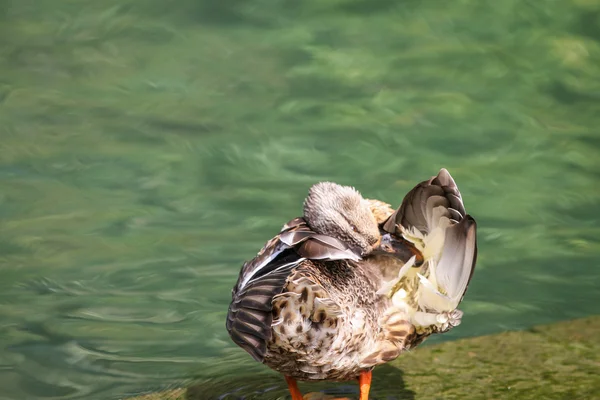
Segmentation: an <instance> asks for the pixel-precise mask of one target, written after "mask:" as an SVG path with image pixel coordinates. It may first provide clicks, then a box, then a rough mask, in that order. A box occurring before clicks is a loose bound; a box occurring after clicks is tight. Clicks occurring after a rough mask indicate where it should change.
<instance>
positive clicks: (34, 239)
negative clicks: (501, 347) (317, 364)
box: [0, 0, 600, 400]
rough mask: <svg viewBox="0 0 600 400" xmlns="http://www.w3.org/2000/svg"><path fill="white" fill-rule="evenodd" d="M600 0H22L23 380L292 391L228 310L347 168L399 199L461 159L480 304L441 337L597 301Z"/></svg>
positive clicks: (5, 103)
mask: <svg viewBox="0 0 600 400" xmlns="http://www.w3.org/2000/svg"><path fill="white" fill-rule="evenodd" d="M599 15H600V5H598V3H597V2H595V1H591V0H572V1H564V2H559V3H557V2H552V3H551V4H550V3H544V2H542V3H539V2H537V3H532V2H529V3H527V2H522V1H517V0H508V1H502V2H491V1H488V2H481V1H475V0H472V1H463V2H454V3H452V5H449V6H447V7H445V8H444V9H443V10H442V9H440V8H439V7H438V6H437V5H436V4H433V3H431V4H429V3H426V2H425V3H424V2H396V1H384V0H378V1H369V2H366V1H360V0H339V1H327V2H323V1H321V0H308V1H305V2H302V3H298V2H290V1H281V2H269V1H264V0H251V1H250V0H246V1H234V0H228V1H220V2H214V1H208V0H206V1H191V0H190V1H180V2H178V3H177V6H174V5H171V4H170V3H169V5H167V4H166V3H164V2H162V1H146V2H129V1H123V0H120V1H117V0H107V1H103V2H93V1H89V0H88V1H63V2H60V4H58V3H56V2H49V1H48V2H40V1H31V0H28V1H25V0H19V1H16V0H0V71H1V74H0V121H2V124H0V125H1V128H0V136H1V139H2V140H1V141H0V180H1V184H2V191H1V193H0V219H1V221H0V255H1V256H0V257H1V258H0V260H1V261H0V262H1V270H0V387H2V395H3V396H4V397H3V398H6V399H11V400H12V399H18V400H22V399H25V398H26V399H36V398H52V399H86V400H96V399H106V398H119V397H122V396H125V395H127V394H135V393H138V392H139V391H141V390H152V389H160V388H164V387H169V386H172V385H178V384H181V383H182V382H187V381H191V380H199V381H200V382H204V384H205V387H206V388H207V390H208V388H210V387H214V388H215V393H217V392H220V393H221V394H223V393H227V391H231V390H237V389H239V393H242V394H243V395H247V396H249V397H246V398H251V396H253V395H251V394H250V393H253V392H257V391H259V392H260V391H261V390H272V392H271V393H273V394H276V395H277V396H279V395H283V393H284V392H282V390H283V389H284V388H283V386H282V382H281V381H280V378H279V377H278V376H277V375H274V374H272V373H270V372H268V371H265V368H263V367H262V366H261V365H257V364H256V363H254V362H253V361H252V360H251V359H250V357H248V355H247V354H246V353H244V352H243V351H242V350H240V349H238V348H237V347H235V346H234V345H233V344H232V343H231V341H230V340H229V338H228V337H227V333H226V331H225V329H224V318H225V314H226V306H227V304H228V301H229V299H230V289H231V286H232V285H233V283H234V282H235V279H236V276H237V273H238V270H239V267H240V265H241V263H242V262H243V260H245V259H249V258H251V257H252V256H253V255H254V254H255V253H256V251H258V249H259V248H260V247H261V246H262V244H263V243H264V242H265V241H266V240H267V239H269V238H270V237H271V236H272V235H273V234H274V233H276V232H277V231H278V229H279V228H280V226H281V225H282V224H283V223H284V222H285V221H288V220H289V219H290V218H292V217H295V216H296V215H298V214H299V213H300V210H301V204H302V203H301V202H302V199H303V197H304V195H305V193H306V191H307V189H308V187H309V186H310V185H311V184H312V183H314V182H316V181H319V180H325V179H328V180H333V181H337V182H339V183H342V184H351V185H355V186H357V187H358V188H359V189H360V190H361V191H362V192H363V193H364V194H365V196H368V197H376V198H380V199H382V200H386V201H388V202H391V203H392V204H394V205H397V204H398V203H399V202H400V201H401V199H402V195H403V194H404V193H406V192H407V191H408V190H409V189H410V188H411V187H412V186H413V184H415V183H416V182H418V181H421V180H423V179H425V178H428V177H429V176H431V175H433V174H435V173H436V172H437V171H438V170H439V168H440V167H442V166H443V167H446V168H448V169H449V170H450V172H451V173H452V175H453V176H454V177H455V178H456V180H457V182H458V184H459V185H460V188H461V191H462V193H463V195H464V198H465V203H466V206H467V209H468V210H469V212H470V213H471V214H472V215H474V216H475V217H476V218H477V221H478V223H479V227H480V229H479V232H480V257H479V262H478V270H477V272H476V273H475V276H474V279H473V281H472V283H471V285H470V287H469V293H468V296H467V298H466V301H465V302H464V303H463V304H464V305H463V309H464V311H465V318H464V322H463V324H462V325H461V326H460V328H458V329H455V330H453V331H452V332H451V333H450V334H448V335H445V336H444V337H443V338H436V339H433V340H432V341H431V342H435V341H439V340H448V339H454V338H458V337H464V336H473V335H480V334H485V333H492V332H497V331H502V330H506V329H519V328H523V327H527V326H530V325H532V324H534V323H544V322H551V321H557V320H562V319H567V318H572V317H578V316H584V315H590V314H598V313H600V305H599V304H600V302H599V301H598V300H600V298H599V295H598V290H597V287H598V286H599V284H600V270H599V269H598V268H596V266H597V265H598V264H599V261H600V243H599V241H598V238H599V237H600V228H599V227H598V226H599V220H600V215H599V213H598V203H599V200H600V191H598V190H597V187H596V184H597V182H598V179H599V178H600V134H599V133H598V126H600V84H599V82H600V41H599V40H600V19H599V18H598V16H599ZM392 372H393V373H392ZM392 372H390V373H389V376H390V377H391V378H390V382H391V380H394V379H399V378H400V377H401V374H400V372H397V371H392ZM242 373H243V374H246V375H244V376H249V377H253V378H248V380H247V382H248V385H246V384H244V379H243V378H241V376H242V375H240V374H242ZM263 378H264V379H263ZM257 382H258V383H257ZM221 383H222V384H221ZM211 385H212V386H211ZM322 387H336V388H341V389H336V390H343V389H344V388H347V387H350V388H351V389H352V388H353V386H352V385H351V386H335V385H327V386H322ZM378 387H379V388H380V390H383V391H388V392H389V393H393V394H394V395H396V394H397V393H400V392H401V390H400V389H397V387H392V386H391V384H388V385H387V387H386V383H384V382H381V383H379V386H378ZM221 389H223V390H222V391H221ZM226 389H227V390H226ZM310 389H312V387H311V388H310ZM211 390H212V389H211ZM315 390H316V389H315ZM352 390H354V389H352ZM382 393H383V392H382ZM254 396H256V395H254ZM264 396H267V395H264ZM264 396H263V397H264ZM375 396H377V392H376V393H375ZM398 396H399V398H411V397H410V393H409V392H408V391H406V392H404V394H402V393H400V394H399V395H398ZM264 398H266V397H264Z"/></svg>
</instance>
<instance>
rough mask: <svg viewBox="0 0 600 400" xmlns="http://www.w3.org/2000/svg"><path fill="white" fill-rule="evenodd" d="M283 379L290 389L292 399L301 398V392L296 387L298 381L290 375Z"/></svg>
mask: <svg viewBox="0 0 600 400" xmlns="http://www.w3.org/2000/svg"><path fill="white" fill-rule="evenodd" d="M285 381H286V382H287V384H288V389H290V394H291V395H292V400H302V393H300V389H299V388H298V383H297V382H296V380H295V379H294V378H292V377H291V376H286V377H285Z"/></svg>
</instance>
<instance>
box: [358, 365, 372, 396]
mask: <svg viewBox="0 0 600 400" xmlns="http://www.w3.org/2000/svg"><path fill="white" fill-rule="evenodd" d="M371 376H372V373H371V371H368V372H367V371H362V372H361V373H360V375H359V377H358V386H359V387H360V399H359V400H369V390H371Z"/></svg>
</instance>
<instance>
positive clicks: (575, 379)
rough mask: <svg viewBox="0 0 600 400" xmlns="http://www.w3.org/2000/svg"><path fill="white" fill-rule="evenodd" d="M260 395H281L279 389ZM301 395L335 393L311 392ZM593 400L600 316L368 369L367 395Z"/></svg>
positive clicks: (195, 390)
mask: <svg viewBox="0 0 600 400" xmlns="http://www.w3.org/2000/svg"><path fill="white" fill-rule="evenodd" d="M302 388H303V389H304V390H306V389H307V388H310V385H304V386H303V387H302ZM211 396H212V395H210V394H207V393H206V392H205V391H203V388H202V386H201V385H196V386H194V387H190V388H189V389H187V390H183V389H180V390H176V391H172V392H164V393H156V394H152V395H146V396H142V397H137V398H135V400H167V399H168V400H184V399H185V400H209V399H211V398H212V397H211ZM337 397H338V398H341V397H344V396H339V395H338V396H337ZM349 397H351V398H355V397H356V396H355V395H354V394H352V395H349ZM229 398H233V397H227V399H229ZM257 398H258V397H257ZM260 398H264V399H267V400H268V399H283V398H284V397H281V395H279V392H278V393H277V395H275V393H273V395H272V397H269V393H265V394H264V396H262V397H260ZM305 398H307V399H308V398H310V400H325V399H330V398H332V397H330V396H328V395H325V394H320V393H310V394H307V396H305ZM594 398H600V317H589V318H584V319H578V320H573V321H566V322H561V323H557V324H553V325H543V326H537V327H534V328H532V329H529V330H527V331H520V332H505V333H500V334H496V335H490V336H482V337H476V338H471V339H463V340H457V341H453V342H446V343H442V344H439V345H435V346H429V347H423V348H419V349H417V350H414V351H411V352H409V353H407V354H405V355H403V356H402V357H400V358H399V359H398V360H396V361H394V362H392V363H390V364H389V365H384V366H382V367H379V368H377V369H375V372H374V374H373V396H372V399H386V400H387V399H398V400H404V399H406V400H421V399H423V400H425V399H427V400H431V399H461V400H470V399H485V400H488V399H494V400H499V399H511V400H513V399H518V400H521V399H522V400H529V399H531V400H534V399H535V400H541V399H565V400H567V399H568V400H583V399H594ZM130 400H134V399H130Z"/></svg>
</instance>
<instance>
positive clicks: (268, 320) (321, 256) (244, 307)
mask: <svg viewBox="0 0 600 400" xmlns="http://www.w3.org/2000/svg"><path fill="white" fill-rule="evenodd" d="M341 259H350V260H358V257H357V256H356V254H355V253H354V252H352V251H351V250H350V249H349V248H348V247H347V246H346V245H345V244H344V243H343V242H341V241H339V240H337V239H334V238H332V237H329V236H326V235H320V234H318V233H316V232H313V231H312V230H311V229H310V227H309V226H308V225H307V223H306V221H305V220H304V219H303V218H295V219H293V220H291V221H290V222H288V223H287V224H285V225H284V226H283V228H282V230H281V232H280V233H279V234H278V235H277V236H275V237H274V238H273V239H271V240H269V241H268V242H267V244H266V245H265V246H264V247H263V248H262V249H261V251H260V252H259V253H258V254H257V256H256V257H255V258H254V259H252V260H250V261H248V262H246V263H244V265H243V266H242V270H241V271H240V275H239V277H238V281H237V283H236V285H235V287H234V288H233V291H232V301H231V304H230V305H229V311H228V313H227V322H226V327H227V331H228V332H229V335H230V336H231V338H232V340H233V341H234V342H235V343H236V344H237V345H238V346H240V347H241V348H243V349H244V350H246V351H247V352H248V353H249V354H250V355H251V356H252V357H253V358H254V359H255V360H257V361H261V362H262V360H263V359H264V356H265V352H266V347H267V342H268V341H269V339H270V338H271V334H272V330H271V324H272V322H273V314H272V311H273V305H272V300H273V297H274V296H276V295H278V294H280V293H281V292H282V291H283V288H284V286H285V284H286V281H287V279H288V277H289V276H290V274H291V273H292V271H293V270H294V269H295V268H296V267H297V266H298V265H300V264H301V263H302V262H304V261H306V260H341Z"/></svg>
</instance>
